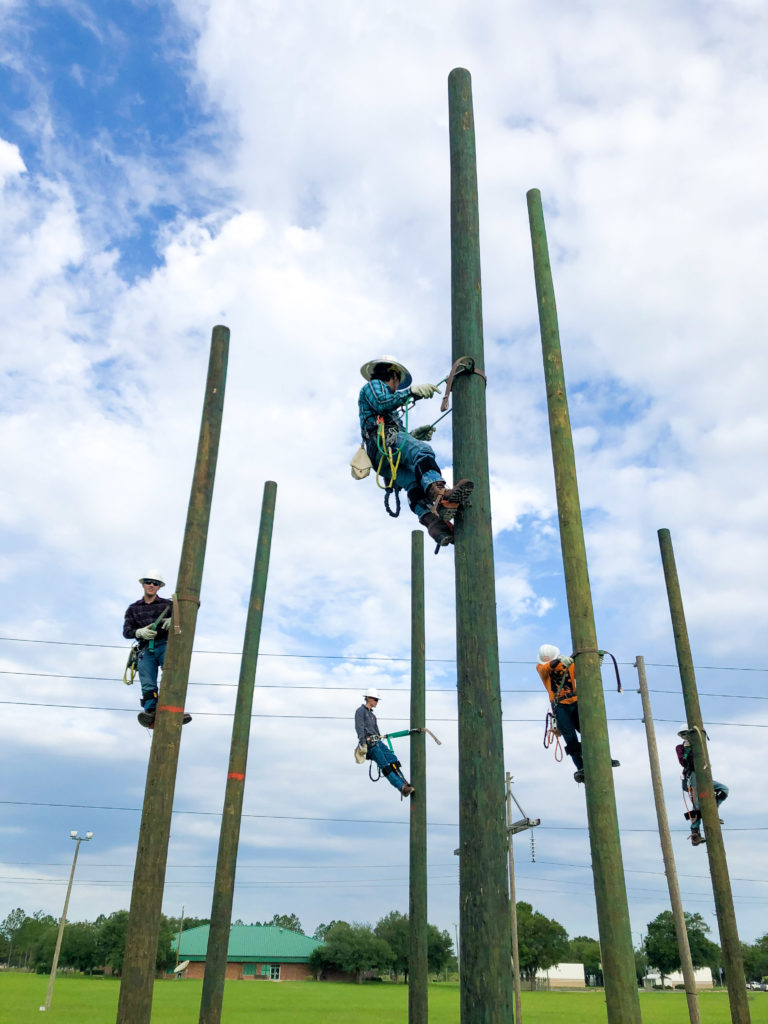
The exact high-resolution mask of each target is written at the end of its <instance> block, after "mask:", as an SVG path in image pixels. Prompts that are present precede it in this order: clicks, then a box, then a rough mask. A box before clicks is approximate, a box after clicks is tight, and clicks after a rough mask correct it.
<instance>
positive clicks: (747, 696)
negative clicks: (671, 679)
mask: <svg viewBox="0 0 768 1024" xmlns="http://www.w3.org/2000/svg"><path fill="white" fill-rule="evenodd" d="M0 676H24V677H30V678H40V679H75V680H87V681H89V682H102V683H119V682H122V679H121V677H120V676H81V675H73V674H70V673H67V672H26V671H21V670H19V669H0ZM189 685H190V686H208V687H211V688H214V689H215V688H217V687H221V688H222V689H234V688H235V687H237V685H238V684H237V683H236V682H232V683H210V682H199V681H197V680H190V682H189ZM254 686H255V688H256V689H262V690H319V691H321V692H323V693H325V692H330V691H335V692H339V693H348V692H356V691H358V690H359V688H360V687H359V685H358V686H319V685H317V684H306V683H299V684H298V685H293V684H291V685H289V684H287V683H255V684H254ZM397 692H398V691H397V690H393V693H397ZM400 692H402V693H407V691H405V690H403V691H400ZM426 692H427V693H455V692H456V688H455V687H452V686H450V687H449V686H428V687H426ZM500 692H501V693H536V694H541V688H540V687H530V686H523V687H502V688H501V690H500ZM604 692H605V693H610V694H612V693H615V688H614V687H613V686H606V687H604ZM648 692H649V693H666V694H671V695H672V696H676V695H678V694H679V693H680V691H678V690H659V689H655V688H650V689H649V690H648ZM699 696H700V697H722V698H723V699H724V700H734V699H736V700H768V694H766V695H765V696H763V695H761V694H752V693H708V692H707V691H706V690H699Z"/></svg>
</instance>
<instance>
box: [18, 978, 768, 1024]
mask: <svg viewBox="0 0 768 1024" xmlns="http://www.w3.org/2000/svg"><path fill="white" fill-rule="evenodd" d="M119 987H120V983H119V981H116V980H112V979H103V978H93V979H90V978H68V977H59V978H58V979H57V981H56V987H55V988H54V991H53V1003H52V1005H51V1009H50V1011H49V1012H48V1013H47V1014H45V1015H43V1014H41V1013H40V1011H39V1009H38V1007H39V1006H40V1005H41V1004H42V1003H44V1002H45V993H46V991H47V989H48V979H47V977H44V976H42V975H35V974H18V973H15V972H5V971H4V972H0V1024H33V1022H34V1024H42V1022H43V1021H44V1020H45V1021H48V1022H50V1024H54V1022H55V1024H114V1021H115V1015H116V1010H117V995H118V990H119ZM201 991H202V982H201V981H160V982H157V984H156V985H155V995H154V1001H153V1005H152V1024H197V1020H198V1016H199V1012H200V993H201ZM640 1005H641V1008H642V1015H643V1024H685V1022H687V1020H688V1011H687V1008H686V1003H685V994H684V993H682V992H641V993H640ZM699 1005H700V1007H701V1019H702V1024H729V1022H730V1019H731V1018H730V1013H729V1011H728V996H727V994H726V993H725V992H703V993H702V994H701V995H700V997H699ZM749 1007H750V1011H751V1015H752V1024H768V993H766V992H750V993H749ZM429 1011H430V1013H429V1019H430V1024H459V988H458V985H457V984H454V983H450V982H449V983H447V984H446V983H439V984H434V985H430V990H429ZM297 1019H301V1020H302V1021H303V1022H305V1024H360V1021H362V1020H372V1021H374V1022H375V1021H386V1022H387V1024H407V1021H408V990H407V988H406V987H405V986H404V985H387V984H383V985H342V984H333V983H328V982H322V983H315V982H309V981H303V982H302V981H295V982H280V983H279V984H271V983H269V982H266V981H231V982H230V981H228V982H227V984H226V988H225V992H224V1012H223V1014H222V1024H255V1022H257V1024H294V1022H295V1021H296V1020H297ZM605 1020H606V1013H605V1001H604V997H603V992H602V990H600V989H590V990H588V991H586V992H523V1024H566V1022H567V1024H592V1022H593V1021H594V1022H595V1024H602V1022H604V1021H605Z"/></svg>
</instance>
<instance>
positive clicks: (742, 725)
mask: <svg viewBox="0 0 768 1024" xmlns="http://www.w3.org/2000/svg"><path fill="white" fill-rule="evenodd" d="M537 692H538V691H537ZM0 704H9V705H11V706H13V707H23V708H58V709H60V710H70V711H117V712H123V713H125V714H129V713H133V711H134V710H135V709H134V708H108V707H102V706H100V705H94V704H52V703H49V702H46V701H30V700H0ZM195 714H196V715H197V716H199V717H201V718H232V717H233V714H234V712H232V711H196V712H195ZM251 718H287V719H291V720H293V719H296V720H301V721H308V722H348V721H349V715H280V714H273V713H266V712H265V713H262V712H253V713H252V714H251ZM388 720H389V721H390V722H408V721H410V719H408V718H402V717H400V718H398V717H390V718H389V719H388ZM654 720H655V721H656V722H664V723H666V724H672V725H677V724H679V720H678V719H677V718H656V719H654ZM430 721H431V722H444V723H451V722H457V721H458V719H457V718H430ZM540 721H541V719H540V718H509V717H505V718H502V722H507V723H509V724H514V725H526V724H531V723H533V724H535V723H537V722H540ZM608 721H609V722H642V718H613V717H612V718H609V719H608ZM706 724H707V725H709V726H712V725H718V726H722V727H733V728H735V729H768V722H766V723H760V722H712V721H708V722H707V723H706Z"/></svg>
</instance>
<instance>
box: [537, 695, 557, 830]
mask: <svg viewBox="0 0 768 1024" xmlns="http://www.w3.org/2000/svg"><path fill="white" fill-rule="evenodd" d="M553 743H554V745H555V760H556V761H557V762H558V763H559V762H560V761H562V760H563V748H562V746H561V744H560V730H559V729H558V728H557V719H556V718H555V716H554V715H553V714H552V712H551V711H548V712H547V717H546V718H545V719H544V749H545V750H549V748H550V747H551V746H552V744H553ZM531 842H533V833H531Z"/></svg>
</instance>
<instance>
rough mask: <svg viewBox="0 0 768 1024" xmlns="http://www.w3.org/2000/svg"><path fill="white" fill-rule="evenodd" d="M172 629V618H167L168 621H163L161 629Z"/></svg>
mask: <svg viewBox="0 0 768 1024" xmlns="http://www.w3.org/2000/svg"><path fill="white" fill-rule="evenodd" d="M170 628H171V620H170V617H169V618H167V619H163V621H162V622H161V623H160V629H170Z"/></svg>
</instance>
